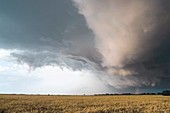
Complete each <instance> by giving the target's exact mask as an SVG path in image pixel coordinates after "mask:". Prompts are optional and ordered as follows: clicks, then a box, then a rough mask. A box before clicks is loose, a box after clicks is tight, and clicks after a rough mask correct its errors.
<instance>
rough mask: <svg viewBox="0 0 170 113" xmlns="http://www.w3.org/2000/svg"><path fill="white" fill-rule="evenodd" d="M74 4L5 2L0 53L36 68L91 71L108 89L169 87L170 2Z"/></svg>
mask: <svg viewBox="0 0 170 113" xmlns="http://www.w3.org/2000/svg"><path fill="white" fill-rule="evenodd" d="M73 1H74V4H73ZM73 1H71V0H50V1H47V0H15V1H14V0H13V1H11V0H1V1H0V24H1V26H0V48H3V49H16V50H19V51H22V52H13V53H11V55H12V56H13V57H15V58H16V60H17V61H18V62H19V63H27V64H28V65H29V66H30V67H32V68H37V67H42V66H46V65H52V66H56V65H57V66H59V67H61V68H62V67H67V68H70V69H73V70H81V69H88V70H92V71H93V72H94V73H95V74H96V75H97V76H99V77H100V79H101V80H103V81H105V82H106V83H107V84H108V87H115V88H117V89H120V88H131V89H135V88H134V87H141V88H150V87H155V88H160V89H161V88H169V86H170V71H169V70H170V49H169V48H170V8H169V6H170V2H169V1H168V0H150V1H148V0H141V1H137V0H126V1H125V0H73ZM75 6H76V7H75ZM78 12H79V13H81V15H80V14H79V13H78ZM87 26H88V27H87Z"/></svg>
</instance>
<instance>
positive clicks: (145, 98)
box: [0, 95, 170, 113]
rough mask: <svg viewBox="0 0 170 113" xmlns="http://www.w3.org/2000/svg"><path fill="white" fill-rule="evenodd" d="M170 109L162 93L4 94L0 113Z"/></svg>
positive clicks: (158, 112) (153, 112) (163, 112)
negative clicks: (90, 94) (84, 94)
mask: <svg viewBox="0 0 170 113" xmlns="http://www.w3.org/2000/svg"><path fill="white" fill-rule="evenodd" d="M21 112H22V113H30V112H32V113H114V112H115V113H170V97H169V96H161V95H122V96H121V95H114V96H40V95H39V96H38V95H34V96H33V95H0V113H21Z"/></svg>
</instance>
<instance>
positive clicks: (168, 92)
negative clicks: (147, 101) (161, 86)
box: [162, 90, 170, 96]
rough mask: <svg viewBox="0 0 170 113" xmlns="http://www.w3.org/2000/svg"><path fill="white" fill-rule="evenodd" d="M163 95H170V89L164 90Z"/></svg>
mask: <svg viewBox="0 0 170 113" xmlns="http://www.w3.org/2000/svg"><path fill="white" fill-rule="evenodd" d="M162 95H164V96H170V90H165V91H163V92H162Z"/></svg>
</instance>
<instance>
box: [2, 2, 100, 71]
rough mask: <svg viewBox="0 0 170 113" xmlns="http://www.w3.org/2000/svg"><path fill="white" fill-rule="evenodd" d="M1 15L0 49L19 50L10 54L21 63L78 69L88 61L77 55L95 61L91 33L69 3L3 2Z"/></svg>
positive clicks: (34, 66) (33, 65)
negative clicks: (19, 51)
mask: <svg viewBox="0 0 170 113" xmlns="http://www.w3.org/2000/svg"><path fill="white" fill-rule="evenodd" d="M0 16H1V19H0V24H1V26H0V48H5V49H19V50H21V51H22V53H12V54H11V55H12V56H14V57H16V58H17V60H18V61H19V62H20V63H27V64H29V66H31V67H33V68H36V67H41V66H45V65H58V66H60V67H62V66H65V67H69V68H72V69H74V70H76V69H78V70H79V69H82V68H83V67H86V65H87V64H88V62H84V60H82V59H81V60H80V59H78V58H77V56H81V57H83V59H85V60H86V59H88V61H91V62H93V60H94V62H96V61H97V60H98V59H96V58H94V57H96V56H97V51H96V49H95V48H94V41H93V38H92V37H93V34H92V32H91V31H90V30H89V29H88V28H87V27H86V25H85V20H84V18H83V17H82V16H80V15H79V14H78V13H77V9H76V8H75V7H74V6H73V5H72V1H70V0H50V1H46V0H36V1H35V0H24V1H23V0H15V1H9V0H2V1H0ZM69 54H70V55H72V58H69V57H67V56H68V55H69ZM95 54H96V55H95ZM74 55H75V56H74Z"/></svg>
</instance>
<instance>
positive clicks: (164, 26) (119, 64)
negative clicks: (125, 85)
mask: <svg viewBox="0 0 170 113" xmlns="http://www.w3.org/2000/svg"><path fill="white" fill-rule="evenodd" d="M74 2H75V5H76V6H77V7H78V9H79V13H80V14H82V15H83V16H84V17H85V19H86V22H87V25H88V27H89V28H90V29H91V30H92V31H93V33H94V34H95V47H96V48H97V50H98V52H99V53H100V54H101V55H102V56H103V58H102V62H101V64H100V65H101V66H102V67H103V70H104V71H106V72H107V73H108V74H109V75H113V76H114V75H120V76H129V77H126V79H125V82H126V80H128V79H130V80H132V81H134V82H135V83H136V84H135V85H138V86H151V87H152V86H155V85H160V84H162V82H164V80H165V79H166V80H168V81H169V79H170V75H169V68H170V67H169V63H170V62H169V59H170V58H169V57H170V56H169V53H170V51H169V49H168V48H169V41H170V38H169V35H170V30H169V28H170V13H169V11H170V9H169V7H168V6H169V5H170V2H168V1H166V0H163V1H162V0H150V1H148V0H141V1H139V0H138V1H137V0H126V1H125V0H106V1H104V0H81V1H80V0H74ZM124 78H125V77H124ZM113 82H114V81H113ZM164 85H165V84H164ZM168 85H169V83H166V86H168Z"/></svg>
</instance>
